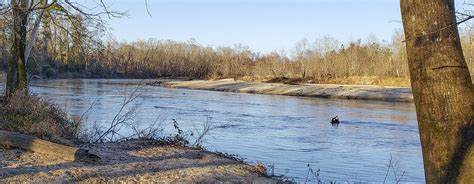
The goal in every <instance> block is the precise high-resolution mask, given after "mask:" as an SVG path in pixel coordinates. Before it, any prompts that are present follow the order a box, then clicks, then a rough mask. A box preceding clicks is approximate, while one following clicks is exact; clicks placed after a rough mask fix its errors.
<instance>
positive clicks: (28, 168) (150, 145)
mask: <svg viewBox="0 0 474 184" xmlns="http://www.w3.org/2000/svg"><path fill="white" fill-rule="evenodd" d="M83 148H87V149H89V150H90V151H91V152H92V153H96V154H97V155H99V156H100V157H101V158H102V159H101V160H100V161H99V162H98V163H94V164H88V163H81V162H66V161H63V160H60V159H57V158H53V157H51V156H49V155H42V154H39V153H33V152H29V151H23V150H18V149H7V148H0V168H1V169H0V183H11V182H14V183H18V182H19V183H24V182H27V183H51V182H53V183H70V182H80V183H97V182H100V183H104V182H107V183H109V182H114V183H118V182H127V183H130V182H131V183H137V182H140V183H281V181H279V180H275V179H271V178H269V177H264V176H261V175H259V174H257V172H256V169H257V168H258V167H255V166H251V165H247V164H244V163H242V162H240V161H237V160H234V159H230V158H228V157H225V156H222V155H220V154H216V153H212V152H208V151H203V150H194V149H190V148H185V147H176V146H160V145H159V143H158V142H155V141H152V140H147V141H144V140H139V141H138V140H133V141H125V142H120V143H106V144H97V145H87V146H83Z"/></svg>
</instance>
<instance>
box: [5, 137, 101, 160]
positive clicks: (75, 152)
mask: <svg viewBox="0 0 474 184" xmlns="http://www.w3.org/2000/svg"><path fill="white" fill-rule="evenodd" d="M0 145H3V146H8V147H13V148H19V149H23V150H29V151H33V152H38V153H42V154H47V155H52V156H55V157H58V158H61V159H64V160H66V161H82V162H97V161H98V160H99V159H100V157H99V156H97V155H94V154H91V153H89V151H88V150H85V149H80V148H75V147H70V146H64V145H60V144H56V143H52V142H49V141H45V140H41V139H38V138H36V137H33V136H29V135H25V134H20V133H16V132H9V131H4V130H0Z"/></svg>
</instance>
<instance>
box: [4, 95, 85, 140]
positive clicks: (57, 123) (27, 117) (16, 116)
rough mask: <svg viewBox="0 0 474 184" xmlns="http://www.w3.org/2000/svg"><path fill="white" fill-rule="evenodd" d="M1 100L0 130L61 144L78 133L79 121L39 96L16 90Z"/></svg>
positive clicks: (75, 136)
mask: <svg viewBox="0 0 474 184" xmlns="http://www.w3.org/2000/svg"><path fill="white" fill-rule="evenodd" d="M0 103H1V104H2V105H1V107H0V129H3V130H8V131H14V132H20V133H24V134H28V135H34V136H37V137H39V138H41V139H45V140H49V141H52V142H56V143H62V144H71V141H75V140H76V138H77V136H78V134H79V122H74V121H70V120H69V119H68V118H67V115H66V114H65V113H64V112H63V111H61V110H60V109H59V108H57V107H56V106H54V105H53V104H51V103H49V102H47V101H45V100H43V99H40V98H39V97H36V96H27V95H25V94H24V93H22V92H19V93H16V94H14V95H12V96H11V97H10V99H9V100H8V102H7V101H5V100H4V99H3V100H0Z"/></svg>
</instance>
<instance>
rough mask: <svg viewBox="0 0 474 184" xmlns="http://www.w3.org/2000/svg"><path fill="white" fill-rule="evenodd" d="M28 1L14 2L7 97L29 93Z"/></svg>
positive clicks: (19, 0)
mask: <svg viewBox="0 0 474 184" xmlns="http://www.w3.org/2000/svg"><path fill="white" fill-rule="evenodd" d="M28 2H29V1H28V0H12V1H11V4H12V11H13V46H12V49H11V51H12V52H11V53H12V57H11V59H10V61H9V62H8V72H7V91H6V93H7V97H8V96H10V95H11V94H13V93H15V92H16V91H24V92H26V93H28V79H27V74H26V60H27V58H25V49H26V36H27V33H28V30H27V25H28V16H29V10H28Z"/></svg>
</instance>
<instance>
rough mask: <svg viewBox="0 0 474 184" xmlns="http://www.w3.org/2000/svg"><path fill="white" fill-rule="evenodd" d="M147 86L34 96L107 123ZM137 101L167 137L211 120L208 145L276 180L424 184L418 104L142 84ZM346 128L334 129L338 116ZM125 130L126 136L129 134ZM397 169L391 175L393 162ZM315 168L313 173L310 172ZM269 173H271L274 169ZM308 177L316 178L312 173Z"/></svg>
mask: <svg viewBox="0 0 474 184" xmlns="http://www.w3.org/2000/svg"><path fill="white" fill-rule="evenodd" d="M140 82H144V81H142V80H116V79H114V80H109V79H60V80H38V81H34V82H33V83H32V91H33V92H34V93H36V94H38V95H39V96H41V97H45V98H47V99H49V100H51V101H53V102H54V103H56V104H57V105H58V106H59V107H61V108H63V109H64V110H65V111H66V112H67V113H68V114H69V115H71V116H75V117H78V116H81V115H82V114H84V112H86V111H87V109H88V108H89V107H90V104H91V103H94V102H95V105H94V106H93V108H92V109H91V110H90V111H88V113H87V114H86V117H87V118H86V120H87V122H88V123H87V124H86V126H91V124H92V123H91V122H96V123H97V124H99V125H100V124H102V125H106V124H107V123H109V122H110V120H112V119H113V117H114V115H115V114H116V113H117V112H118V109H119V108H120V107H121V105H120V104H121V103H122V102H123V100H124V96H126V95H127V94H130V92H131V91H132V90H133V89H135V87H136V86H137V84H138V83H140ZM138 91H139V94H140V95H139V97H138V98H137V100H136V101H135V102H134V104H135V105H137V107H138V111H137V113H136V115H135V116H134V118H133V120H131V121H132V123H134V124H136V125H137V126H139V127H147V125H148V124H150V123H153V122H159V123H160V124H161V126H162V127H163V128H164V132H163V135H170V134H175V133H176V130H174V128H173V123H172V119H176V121H177V122H178V123H179V126H180V128H181V129H183V130H189V131H195V129H200V128H201V127H202V125H203V124H204V123H205V122H210V124H211V125H212V126H213V127H215V128H214V129H213V130H211V131H210V132H209V135H207V136H206V137H205V140H204V146H205V147H206V148H207V149H209V150H213V151H221V152H227V153H231V154H238V155H239V156H240V157H242V158H244V159H245V161H247V162H249V163H256V162H257V161H258V162H261V163H263V164H265V165H273V166H274V172H275V174H276V175H285V176H287V177H288V178H290V179H292V180H295V181H297V182H305V181H306V180H309V181H311V182H315V181H316V176H314V175H312V174H311V172H309V171H310V170H312V171H314V172H315V173H316V171H317V170H319V179H321V180H322V181H325V182H328V181H339V182H347V181H350V182H370V183H381V182H383V181H384V180H386V181H387V182H388V183H393V182H395V180H396V179H397V178H398V179H399V178H401V182H402V183H406V182H414V183H418V182H424V174H423V162H422V154H421V145H420V142H419V136H418V127H417V124H416V116H415V108H414V105H413V104H412V103H394V102H378V101H361V100H337V99H318V98H303V97H290V96H272V95H257V94H239V93H225V92H214V91H199V90H188V89H169V88H162V87H156V86H142V87H140V88H139V90H138ZM336 115H337V116H339V117H340V120H341V124H340V126H339V127H332V126H331V124H330V123H329V121H330V119H331V117H332V116H336ZM130 133H131V131H129V130H127V129H125V130H122V131H121V134H125V135H126V134H130ZM390 160H392V161H391V163H392V166H393V167H391V168H390V170H389V172H388V174H387V168H388V165H389V163H390ZM308 164H309V167H308ZM270 168H271V167H270ZM308 173H310V174H309V175H308Z"/></svg>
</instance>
